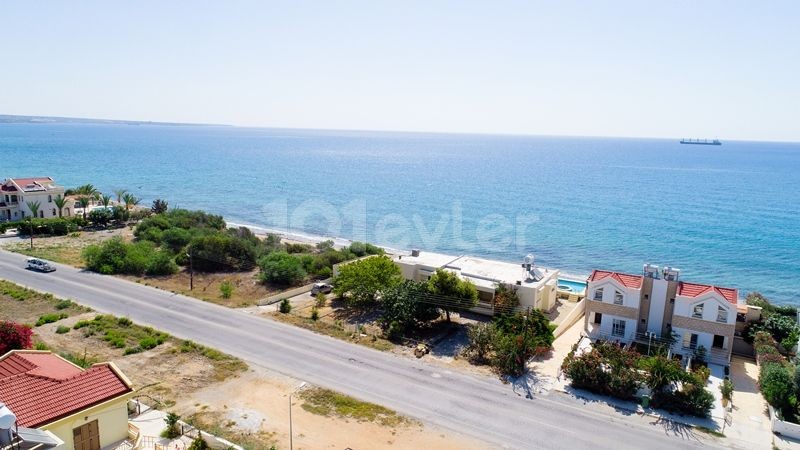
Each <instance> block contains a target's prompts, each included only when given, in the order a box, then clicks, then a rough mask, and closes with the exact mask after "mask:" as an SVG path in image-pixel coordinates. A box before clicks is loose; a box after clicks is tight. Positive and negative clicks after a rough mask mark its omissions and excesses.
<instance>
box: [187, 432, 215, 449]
mask: <svg viewBox="0 0 800 450" xmlns="http://www.w3.org/2000/svg"><path fill="white" fill-rule="evenodd" d="M210 448H211V447H210V446H209V445H208V442H206V440H205V439H203V437H202V436H200V435H198V436H197V437H196V438H194V440H193V441H192V443H191V445H189V450H208V449H210Z"/></svg>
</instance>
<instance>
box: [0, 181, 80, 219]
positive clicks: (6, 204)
mask: <svg viewBox="0 0 800 450" xmlns="http://www.w3.org/2000/svg"><path fill="white" fill-rule="evenodd" d="M58 196H62V197H63V196H64V188H63V187H62V186H59V185H57V184H56V182H55V181H54V180H53V179H52V178H50V177H39V178H7V179H6V180H5V181H3V183H2V184H0V221H17V220H23V219H25V218H27V217H31V216H32V215H33V212H32V211H31V209H30V207H29V206H28V202H31V203H33V202H38V203H39V211H38V214H37V216H38V217H39V218H53V217H69V216H70V215H72V212H73V209H74V207H73V205H72V202H68V203H67V204H66V205H65V206H64V208H62V210H61V211H59V210H58V206H56V203H55V201H54V200H55V199H56V197H58Z"/></svg>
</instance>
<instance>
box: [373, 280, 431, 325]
mask: <svg viewBox="0 0 800 450" xmlns="http://www.w3.org/2000/svg"><path fill="white" fill-rule="evenodd" d="M428 296H429V293H428V287H427V286H426V285H425V283H417V282H415V281H410V280H405V281H403V282H402V283H400V284H398V285H396V286H392V287H390V288H388V289H386V290H385V291H384V292H383V294H382V299H381V303H382V305H383V314H382V316H381V323H382V324H383V326H384V327H386V326H389V325H391V324H392V323H394V324H395V326H398V327H400V331H401V332H402V333H405V332H406V331H407V330H408V329H410V328H417V327H420V326H422V325H424V324H426V323H428V322H430V321H432V320H434V319H437V318H439V309H438V307H437V306H436V305H435V304H432V303H431V302H430V301H429V300H426V297H428Z"/></svg>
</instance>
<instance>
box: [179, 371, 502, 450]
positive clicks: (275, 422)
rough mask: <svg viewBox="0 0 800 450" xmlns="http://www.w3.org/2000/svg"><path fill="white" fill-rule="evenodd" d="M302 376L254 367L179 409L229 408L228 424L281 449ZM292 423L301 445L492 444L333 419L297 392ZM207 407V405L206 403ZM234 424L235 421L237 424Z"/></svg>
mask: <svg viewBox="0 0 800 450" xmlns="http://www.w3.org/2000/svg"><path fill="white" fill-rule="evenodd" d="M299 384H300V382H299V381H298V380H295V379H292V378H289V377H284V376H281V375H277V374H274V373H272V372H270V371H268V370H266V369H263V368H260V367H253V368H251V370H249V371H248V372H247V373H245V374H244V375H242V376H241V377H239V378H237V379H235V380H230V381H227V382H224V383H219V384H216V385H214V386H209V387H208V388H206V389H201V390H199V391H197V392H195V393H194V394H193V395H192V396H191V398H187V399H185V400H183V401H180V402H179V403H178V404H177V405H176V406H175V409H176V410H177V411H179V413H182V414H184V415H189V414H191V413H193V412H194V411H197V410H198V409H199V410H207V409H215V410H218V411H219V410H221V411H224V414H223V417H224V420H225V421H226V426H232V427H236V428H239V429H241V430H246V431H249V432H254V433H255V432H258V431H261V432H266V433H269V434H270V435H271V436H272V437H273V439H274V441H275V442H276V445H278V447H279V448H286V447H288V443H289V433H288V430H289V394H291V393H292V392H294V391H295V390H296V389H297V386H298V385H299ZM292 405H293V406H292V427H293V433H294V447H295V448H297V449H323V448H336V449H342V448H348V447H349V448H352V449H443V450H447V449H452V450H456V449H483V448H490V447H489V446H487V445H485V444H482V443H480V442H476V441H474V440H471V439H467V438H464V437H462V436H458V435H456V434H455V433H452V432H450V431H447V430H442V429H438V428H435V427H431V426H427V425H426V426H423V425H420V424H419V423H415V422H412V423H410V424H406V425H398V426H396V427H388V426H382V425H378V424H375V423H364V422H357V421H354V420H352V419H350V420H348V419H341V418H331V417H324V416H318V415H315V414H312V413H310V412H308V411H306V410H304V409H303V408H302V407H301V405H302V400H299V399H298V398H297V396H296V395H295V396H293V397H292ZM206 407H207V408H206ZM234 424H235V425H234Z"/></svg>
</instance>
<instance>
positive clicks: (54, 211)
mask: <svg viewBox="0 0 800 450" xmlns="http://www.w3.org/2000/svg"><path fill="white" fill-rule="evenodd" d="M55 216H56V209H55V208H53V217H55Z"/></svg>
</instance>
